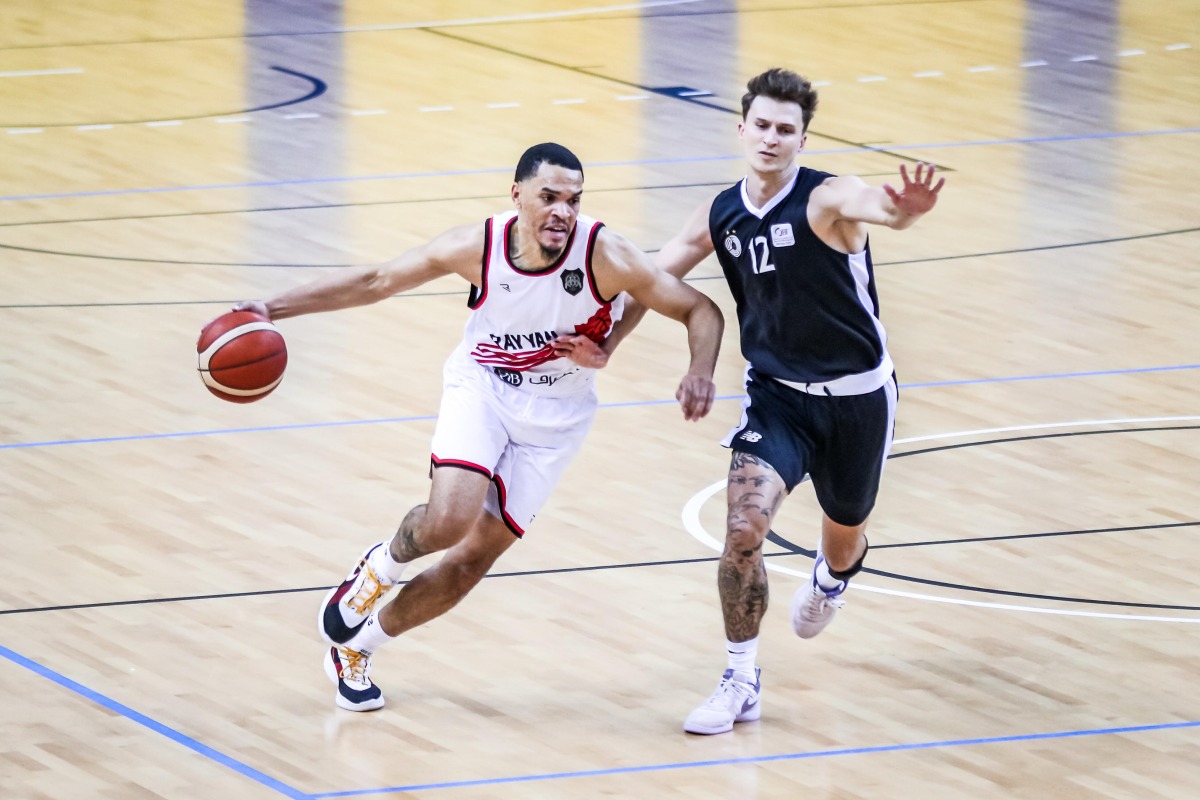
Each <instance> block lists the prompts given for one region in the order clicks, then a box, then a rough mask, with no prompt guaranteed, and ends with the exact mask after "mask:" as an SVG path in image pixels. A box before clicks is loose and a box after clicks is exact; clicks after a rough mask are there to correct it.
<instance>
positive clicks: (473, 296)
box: [467, 217, 492, 310]
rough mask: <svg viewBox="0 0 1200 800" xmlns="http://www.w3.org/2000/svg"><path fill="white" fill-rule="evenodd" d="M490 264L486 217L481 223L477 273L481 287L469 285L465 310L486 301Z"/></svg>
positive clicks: (490, 229)
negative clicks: (480, 254)
mask: <svg viewBox="0 0 1200 800" xmlns="http://www.w3.org/2000/svg"><path fill="white" fill-rule="evenodd" d="M491 262H492V218H491V217H488V218H487V219H486V220H484V222H483V266H482V268H481V269H480V271H479V282H480V283H481V284H483V285H482V286H476V285H475V284H471V291H470V293H469V294H468V295H467V308H469V309H471V310H475V309H477V308H479V307H480V306H481V305H483V301H484V300H487V286H488V264H490V263H491Z"/></svg>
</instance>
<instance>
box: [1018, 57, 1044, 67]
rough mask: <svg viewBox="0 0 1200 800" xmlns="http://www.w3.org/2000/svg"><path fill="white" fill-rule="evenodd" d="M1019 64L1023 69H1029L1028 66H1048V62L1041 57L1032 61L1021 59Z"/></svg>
mask: <svg viewBox="0 0 1200 800" xmlns="http://www.w3.org/2000/svg"><path fill="white" fill-rule="evenodd" d="M1021 66H1022V68H1024V69H1029V68H1030V67H1047V66H1050V62H1049V61H1043V60H1042V59H1040V58H1039V59H1036V60H1034V61H1022V62H1021Z"/></svg>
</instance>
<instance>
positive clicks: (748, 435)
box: [738, 431, 762, 444]
mask: <svg viewBox="0 0 1200 800" xmlns="http://www.w3.org/2000/svg"><path fill="white" fill-rule="evenodd" d="M738 438H739V439H745V440H746V441H747V442H750V443H751V444H753V443H754V442H757V441H759V440H760V439H762V434H761V433H757V432H755V431H746V432H745V433H743V434H742V435H741V436H739V437H738Z"/></svg>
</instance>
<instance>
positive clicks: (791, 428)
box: [721, 370, 896, 525]
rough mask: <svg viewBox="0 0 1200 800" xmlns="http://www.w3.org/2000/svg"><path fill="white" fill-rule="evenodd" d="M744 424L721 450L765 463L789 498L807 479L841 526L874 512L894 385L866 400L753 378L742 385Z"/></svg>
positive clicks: (889, 435)
mask: <svg viewBox="0 0 1200 800" xmlns="http://www.w3.org/2000/svg"><path fill="white" fill-rule="evenodd" d="M746 395H747V397H746V400H745V401H744V404H743V406H742V420H741V422H740V423H738V425H737V426H735V427H734V429H733V430H732V431H730V432H729V435H728V436H726V437H725V440H724V441H723V442H722V443H721V444H723V445H724V446H726V447H730V448H732V449H734V450H737V451H739V452H742V453H749V454H750V455H753V456H757V457H758V458H761V459H763V460H764V461H766V462H767V463H768V464H770V465H771V466H772V467H774V468H775V471H776V472H778V473H779V475H780V477H782V478H783V482H784V484H785V485H786V486H787V490H788V491H789V492H791V491H792V489H793V488H795V486H796V484H798V483H800V482H801V481H802V480H804V478H805V476H809V477H811V478H812V483H813V488H814V489H815V490H816V494H817V502H818V503H820V504H821V510H822V511H824V512H825V514H826V515H828V516H829V518H830V519H832V520H833V521H834V522H836V523H838V524H839V525H859V524H861V523H863V522H864V521H865V520H866V519H867V517H868V516H869V515H870V513H871V509H872V508H874V507H875V497H876V495H877V494H878V493H879V478H880V476H881V475H882V474H883V462H884V461H885V460H886V458H887V454H888V451H889V450H891V447H892V433H893V430H894V428H895V419H896V380H895V377H894V376H893V377H891V378H889V379H888V382H887V383H885V384H884V385H883V386H881V387H880V388H878V389H876V390H875V391H873V392H870V393H868V394H852V395H841V396H834V397H830V396H827V395H824V394H819V395H818V394H807V393H805V392H802V391H800V390H798V389H793V388H792V387H790V386H785V385H784V384H782V383H780V382H778V381H776V380H773V379H771V378H767V377H764V376H761V375H758V374H757V373H756V372H755V371H754V370H750V373H749V376H748V377H747V379H746Z"/></svg>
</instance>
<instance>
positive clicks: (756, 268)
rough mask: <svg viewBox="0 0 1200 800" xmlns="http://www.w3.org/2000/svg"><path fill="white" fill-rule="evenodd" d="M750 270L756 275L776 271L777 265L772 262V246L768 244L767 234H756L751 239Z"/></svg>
mask: <svg viewBox="0 0 1200 800" xmlns="http://www.w3.org/2000/svg"><path fill="white" fill-rule="evenodd" d="M750 270H751V271H752V272H753V273H754V274H755V275H761V274H763V273H764V272H774V271H775V265H774V264H772V263H771V248H770V247H768V246H767V237H765V236H755V237H754V238H753V239H752V240H751V241H750Z"/></svg>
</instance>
